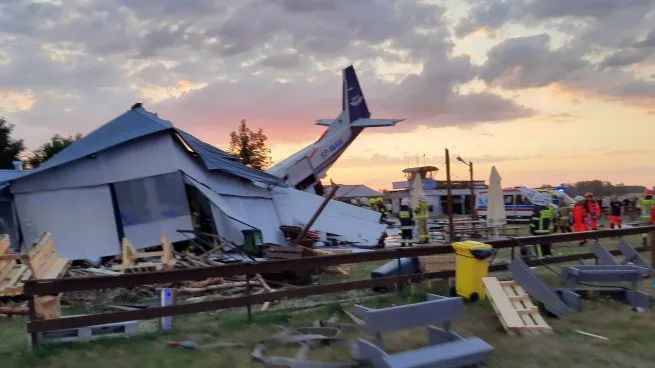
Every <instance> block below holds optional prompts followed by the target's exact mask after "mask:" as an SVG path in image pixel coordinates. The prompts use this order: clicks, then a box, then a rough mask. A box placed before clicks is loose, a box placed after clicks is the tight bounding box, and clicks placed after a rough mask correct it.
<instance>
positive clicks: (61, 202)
mask: <svg viewBox="0 0 655 368" xmlns="http://www.w3.org/2000/svg"><path fill="white" fill-rule="evenodd" d="M15 203H16V208H17V210H18V216H19V218H20V220H21V229H22V231H23V234H25V235H26V236H28V235H29V234H33V233H36V234H40V233H43V232H49V233H51V234H52V237H53V240H54V241H55V247H56V248H57V253H58V254H59V255H60V256H62V257H66V258H70V259H95V258H97V257H101V256H109V255H113V254H117V253H119V252H120V242H119V240H118V232H117V230H116V221H115V218H114V209H113V205H112V200H111V194H110V191H109V186H108V185H101V186H96V187H87V188H75V189H63V190H51V191H44V192H35V193H23V194H17V195H16V196H15ZM25 241H26V243H29V242H31V241H33V239H31V240H30V239H25Z"/></svg>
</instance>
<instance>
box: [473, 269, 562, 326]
mask: <svg viewBox="0 0 655 368" xmlns="http://www.w3.org/2000/svg"><path fill="white" fill-rule="evenodd" d="M482 282H483V283H484V288H485V290H486V293H487V298H489V301H490V302H491V305H492V306H493V308H494V311H496V315H497V316H498V319H499V320H500V323H501V324H502V325H503V328H505V331H507V333H508V334H510V335H544V334H550V333H553V329H552V328H551V327H550V326H549V325H548V323H546V321H545V320H544V319H543V317H542V316H541V314H539V308H538V307H537V306H535V305H534V304H532V301H531V300H530V296H529V295H528V294H527V293H526V292H525V290H523V288H522V287H520V286H519V285H518V284H517V283H515V282H514V281H498V279H497V278H495V277H485V278H483V279H482Z"/></svg>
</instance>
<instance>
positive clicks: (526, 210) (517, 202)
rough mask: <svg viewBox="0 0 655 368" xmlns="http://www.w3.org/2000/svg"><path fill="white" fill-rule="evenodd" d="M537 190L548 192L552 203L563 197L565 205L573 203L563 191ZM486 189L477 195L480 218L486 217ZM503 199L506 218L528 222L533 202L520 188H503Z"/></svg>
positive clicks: (538, 190) (477, 208) (532, 209)
mask: <svg viewBox="0 0 655 368" xmlns="http://www.w3.org/2000/svg"><path fill="white" fill-rule="evenodd" d="M536 191H537V192H541V193H549V194H550V195H551V198H552V201H553V203H556V204H557V203H558V201H559V199H560V198H561V199H563V200H564V202H565V203H566V204H567V205H572V204H574V203H575V201H573V199H571V197H569V196H568V195H566V193H564V192H560V191H557V190H552V189H536ZM487 193H488V192H487V191H486V190H485V191H482V192H480V194H479V195H478V196H477V203H476V211H477V213H478V216H480V217H481V218H486V217H487ZM503 199H504V201H505V215H506V216H507V220H510V221H514V222H529V221H530V218H531V217H532V211H534V204H533V203H532V202H530V200H529V199H528V198H527V197H526V196H524V195H523V194H522V192H521V188H505V189H503Z"/></svg>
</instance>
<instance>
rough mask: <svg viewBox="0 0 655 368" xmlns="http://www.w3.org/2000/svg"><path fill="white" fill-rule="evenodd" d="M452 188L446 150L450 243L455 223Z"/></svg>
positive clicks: (448, 153)
mask: <svg viewBox="0 0 655 368" xmlns="http://www.w3.org/2000/svg"><path fill="white" fill-rule="evenodd" d="M452 186H453V183H452V182H451V181H450V152H448V148H446V191H447V197H446V203H447V205H446V209H447V211H448V234H449V237H448V238H449V239H448V240H449V241H450V243H451V244H452V242H453V241H454V240H455V223H454V222H453V195H452Z"/></svg>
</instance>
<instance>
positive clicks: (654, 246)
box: [648, 231, 655, 268]
mask: <svg viewBox="0 0 655 368" xmlns="http://www.w3.org/2000/svg"><path fill="white" fill-rule="evenodd" d="M649 235H650V236H649V237H648V238H649V240H650V267H651V268H653V267H655V231H651V232H650V234H649Z"/></svg>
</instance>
